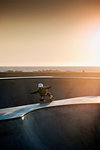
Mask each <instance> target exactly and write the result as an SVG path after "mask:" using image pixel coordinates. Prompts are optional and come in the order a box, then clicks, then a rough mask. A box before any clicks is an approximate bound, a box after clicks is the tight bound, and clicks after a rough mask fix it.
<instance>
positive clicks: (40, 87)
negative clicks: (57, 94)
mask: <svg viewBox="0 0 100 150" xmlns="http://www.w3.org/2000/svg"><path fill="white" fill-rule="evenodd" d="M50 88H51V86H47V87H46V86H43V83H39V84H38V89H37V90H36V91H34V92H32V93H31V94H36V93H39V94H40V96H41V98H40V101H44V99H45V97H46V96H47V97H49V98H50V100H52V99H53V96H52V94H51V93H50V92H47V90H48V89H50Z"/></svg>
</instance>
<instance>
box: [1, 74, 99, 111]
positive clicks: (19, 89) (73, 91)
mask: <svg viewBox="0 0 100 150" xmlns="http://www.w3.org/2000/svg"><path fill="white" fill-rule="evenodd" d="M40 77H41V78H40ZM40 82H42V83H43V84H44V85H45V86H48V85H50V86H51V87H52V88H51V89H49V91H50V92H51V93H52V94H53V96H54V97H55V99H56V100H63V99H69V98H74V97H84V96H99V95H100V80H99V79H98V78H92V79H91V78H89V77H86V78H85V77H84V78H82V77H71V76H70V77H68V78H67V77H66V78H65V77H63V78H60V77H57V76H55V77H52V76H34V77H30V78H29V77H25V78H24V77H18V78H16V77H7V78H6V79H5V78H4V79H1V80H0V108H9V107H16V106H21V105H29V104H36V103H39V102H40V96H39V94H34V95H32V94H30V93H31V92H32V91H35V90H36V89H37V84H38V83H40Z"/></svg>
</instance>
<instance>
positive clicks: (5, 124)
mask: <svg viewBox="0 0 100 150" xmlns="http://www.w3.org/2000/svg"><path fill="white" fill-rule="evenodd" d="M0 147H1V149H2V150H5V149H11V150H13V149H14V150H22V149H24V150H56V149H57V150H67V149H68V150H84V149H85V150H95V149H100V97H99V96H98V97H80V98H72V99H64V100H59V101H54V102H52V103H44V104H40V103H38V104H32V105H24V106H19V107H11V108H7V109H0Z"/></svg>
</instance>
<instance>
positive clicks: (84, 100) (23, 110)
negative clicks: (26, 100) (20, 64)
mask: <svg viewBox="0 0 100 150" xmlns="http://www.w3.org/2000/svg"><path fill="white" fill-rule="evenodd" d="M88 103H90V104H92V103H97V104H99V103H100V96H88V97H79V98H72V99H64V100H58V101H53V102H51V103H42V104H40V103H38V104H32V105H24V106H19V107H11V108H5V109H0V120H6V119H14V118H19V117H22V116H24V115H26V114H27V113H29V112H30V111H34V110H38V109H42V108H47V107H57V106H64V105H75V104H88Z"/></svg>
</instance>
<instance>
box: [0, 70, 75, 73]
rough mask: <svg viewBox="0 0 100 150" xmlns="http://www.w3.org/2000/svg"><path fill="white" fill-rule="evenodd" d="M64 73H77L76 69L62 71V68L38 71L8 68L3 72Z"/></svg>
mask: <svg viewBox="0 0 100 150" xmlns="http://www.w3.org/2000/svg"><path fill="white" fill-rule="evenodd" d="M61 72H62V73H63V72H66V73H75V71H60V70H38V71H29V72H28V71H25V72H24V71H19V70H16V71H14V70H7V71H4V72H2V73H61Z"/></svg>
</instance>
